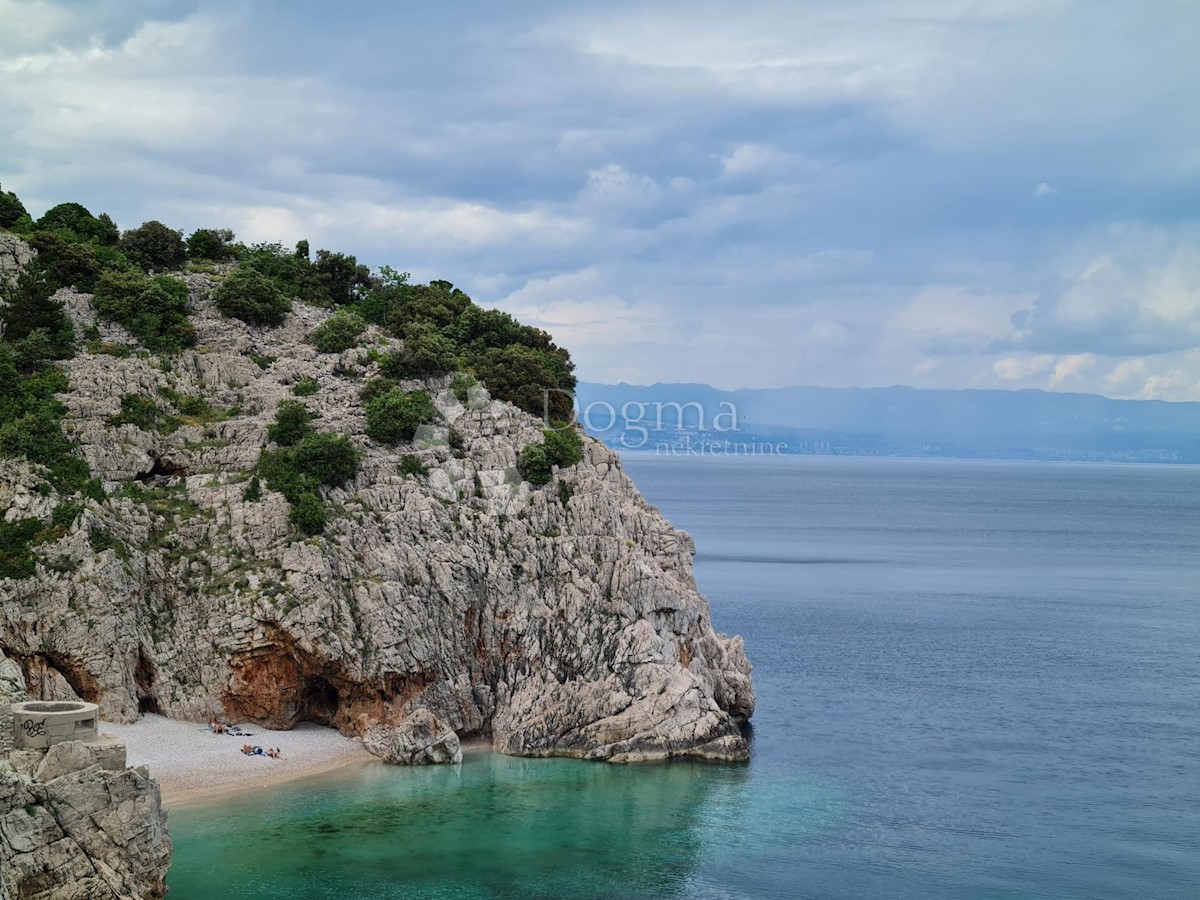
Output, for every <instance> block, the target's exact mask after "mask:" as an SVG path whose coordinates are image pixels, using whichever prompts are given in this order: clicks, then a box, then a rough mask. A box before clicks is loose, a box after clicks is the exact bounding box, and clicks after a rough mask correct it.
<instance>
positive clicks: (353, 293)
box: [314, 250, 371, 306]
mask: <svg viewBox="0 0 1200 900" xmlns="http://www.w3.org/2000/svg"><path fill="white" fill-rule="evenodd" d="M314 268H315V270H316V274H317V278H318V283H319V284H320V285H321V286H322V287H323V288H324V289H325V291H326V293H327V294H328V296H329V301H330V302H331V303H332V304H333V305H334V306H344V305H346V304H348V303H353V302H354V301H355V300H357V299H358V297H359V295H360V293H361V292H362V289H363V288H365V287H367V286H368V285H370V284H371V270H370V269H368V268H367V267H366V266H362V265H359V263H358V260H357V259H355V258H354V257H353V256H348V255H346V254H345V253H334V252H333V251H331V250H318V251H317V262H316V265H315V266H314Z"/></svg>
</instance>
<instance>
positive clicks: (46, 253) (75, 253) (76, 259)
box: [29, 231, 101, 291]
mask: <svg viewBox="0 0 1200 900" xmlns="http://www.w3.org/2000/svg"><path fill="white" fill-rule="evenodd" d="M29 246H30V247H32V248H33V249H34V250H36V251H37V254H38V255H37V259H38V262H39V263H41V264H42V265H43V266H45V267H46V271H47V273H48V274H49V276H50V279H51V280H52V281H53V282H54V284H55V286H56V287H75V288H78V289H79V290H81V291H91V290H92V289H93V288H94V287H95V286H96V277H97V276H98V275H99V274H100V269H101V265H100V259H99V258H98V257H97V256H96V248H95V247H94V246H92V245H91V244H80V243H77V242H74V241H68V240H67V239H66V238H64V237H63V236H62V233H60V232H57V231H40V232H37V233H36V234H34V235H32V236H31V237H30V238H29Z"/></svg>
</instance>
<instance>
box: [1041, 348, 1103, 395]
mask: <svg viewBox="0 0 1200 900" xmlns="http://www.w3.org/2000/svg"><path fill="white" fill-rule="evenodd" d="M1095 364H1096V357H1095V355H1094V354H1091V353H1075V354H1072V355H1070V356H1064V357H1062V358H1060V359H1059V360H1058V362H1057V363H1055V364H1054V373H1053V374H1052V375H1051V376H1050V385H1049V386H1050V387H1051V388H1061V387H1064V386H1065V385H1066V384H1067V383H1068V382H1071V381H1075V380H1078V378H1079V377H1080V376H1081V375H1082V374H1083V373H1084V372H1086V371H1087V370H1088V369H1090V368H1092V366H1094V365H1095Z"/></svg>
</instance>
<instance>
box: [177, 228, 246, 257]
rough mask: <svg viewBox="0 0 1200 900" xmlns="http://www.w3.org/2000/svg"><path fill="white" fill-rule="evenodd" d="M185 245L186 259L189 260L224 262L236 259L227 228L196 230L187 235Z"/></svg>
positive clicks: (231, 235) (230, 232) (231, 236)
mask: <svg viewBox="0 0 1200 900" xmlns="http://www.w3.org/2000/svg"><path fill="white" fill-rule="evenodd" d="M185 243H186V245H187V256H188V259H191V260H208V261H210V262H225V261H226V260H230V259H235V258H236V257H237V250H236V249H235V248H234V246H233V232H232V231H230V230H229V229H228V228H197V229H196V230H195V231H193V232H192V233H191V234H190V235H188V239H187V241H185Z"/></svg>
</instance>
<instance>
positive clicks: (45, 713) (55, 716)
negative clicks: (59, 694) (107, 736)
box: [12, 700, 100, 750]
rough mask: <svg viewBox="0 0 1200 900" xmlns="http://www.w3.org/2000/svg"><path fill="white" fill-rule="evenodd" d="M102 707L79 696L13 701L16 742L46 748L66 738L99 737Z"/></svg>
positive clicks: (25, 746)
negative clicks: (97, 735)
mask: <svg viewBox="0 0 1200 900" xmlns="http://www.w3.org/2000/svg"><path fill="white" fill-rule="evenodd" d="M99 715H100V707H98V706H97V705H96V704H95V703H84V702H82V701H76V700H30V701H28V702H26V703H14V704H13V705H12V717H13V745H14V746H15V747H16V748H18V749H22V750H45V749H47V748H49V747H52V746H54V745H55V744H61V743H63V742H64V741H84V742H88V743H90V742H92V741H94V740H96V734H97V725H98V724H99Z"/></svg>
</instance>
